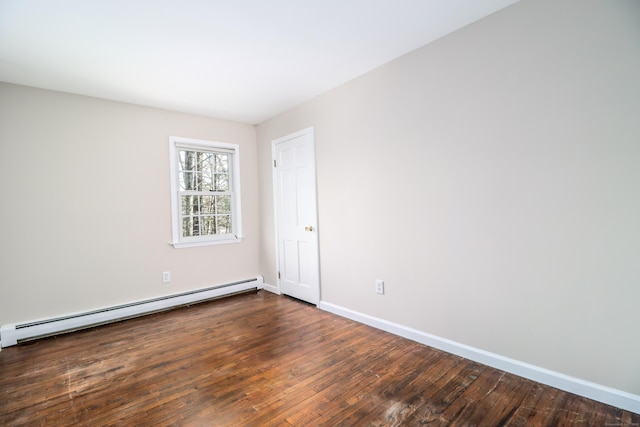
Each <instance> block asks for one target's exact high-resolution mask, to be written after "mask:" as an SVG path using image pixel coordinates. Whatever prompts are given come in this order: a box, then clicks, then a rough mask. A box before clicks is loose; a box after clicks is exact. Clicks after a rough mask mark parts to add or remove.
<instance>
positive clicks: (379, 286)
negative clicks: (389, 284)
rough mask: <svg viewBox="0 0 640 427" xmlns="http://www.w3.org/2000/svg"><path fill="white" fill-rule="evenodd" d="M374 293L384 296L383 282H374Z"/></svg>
mask: <svg viewBox="0 0 640 427" xmlns="http://www.w3.org/2000/svg"><path fill="white" fill-rule="evenodd" d="M376 293H377V294H380V295H384V280H376Z"/></svg>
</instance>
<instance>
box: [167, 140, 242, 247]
mask: <svg viewBox="0 0 640 427" xmlns="http://www.w3.org/2000/svg"><path fill="white" fill-rule="evenodd" d="M238 155H239V149H238V146H237V145H235V144H225V143H216V142H211V141H202V140H192V139H186V138H177V137H172V138H171V158H172V168H171V171H172V205H173V216H174V220H173V222H174V224H173V245H174V246H175V247H181V246H196V245H202V244H214V243H228V242H234V241H239V239H240V228H241V227H240V205H239V182H238V179H239V178H238V177H239V173H238V164H239V162H238Z"/></svg>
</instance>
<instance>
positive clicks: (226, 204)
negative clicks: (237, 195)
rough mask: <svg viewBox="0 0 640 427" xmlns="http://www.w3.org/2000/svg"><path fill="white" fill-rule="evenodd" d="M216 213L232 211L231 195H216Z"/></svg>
mask: <svg viewBox="0 0 640 427" xmlns="http://www.w3.org/2000/svg"><path fill="white" fill-rule="evenodd" d="M216 213H217V214H230V213H231V196H217V197H216Z"/></svg>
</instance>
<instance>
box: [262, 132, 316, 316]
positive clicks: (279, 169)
mask: <svg viewBox="0 0 640 427" xmlns="http://www.w3.org/2000/svg"><path fill="white" fill-rule="evenodd" d="M272 148H273V160H274V181H273V182H274V202H275V203H274V204H275V218H276V241H277V266H276V267H277V271H278V288H279V291H280V292H282V293H284V294H287V295H290V296H292V297H294V298H298V299H301V300H303V301H307V302H310V303H312V304H316V305H317V304H318V303H319V302H320V269H319V259H318V213H317V197H316V168H315V148H314V138H313V128H308V129H304V130H302V131H299V132H296V133H293V134H291V135H287V136H284V137H282V138H278V139H276V140H274V141H273V143H272Z"/></svg>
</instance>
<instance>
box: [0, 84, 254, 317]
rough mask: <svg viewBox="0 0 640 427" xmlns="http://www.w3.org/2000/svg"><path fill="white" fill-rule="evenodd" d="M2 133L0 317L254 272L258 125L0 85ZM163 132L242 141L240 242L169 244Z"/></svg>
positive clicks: (46, 312) (108, 301) (64, 309)
mask: <svg viewBox="0 0 640 427" xmlns="http://www.w3.org/2000/svg"><path fill="white" fill-rule="evenodd" d="M0 130H1V132H0V137H1V138H2V141H1V143H0V144H1V145H0V147H1V148H0V162H1V166H0V194H1V195H2V209H0V224H1V225H0V226H1V227H2V233H1V234H2V244H3V250H2V252H3V255H2V257H0V271H1V272H2V277H1V279H0V281H1V285H0V324H3V325H4V324H8V323H13V322H19V321H28V320H33V319H37V318H43V317H49V316H56V315H61V314H67V313H70V312H75V311H84V310H88V309H93V308H98V307H104V306H109V305H113V304H119V303H126V302H130V301H137V300H140V299H145V298H151V297H157V296H161V295H167V294H171V293H177V292H183V291H187V290H193V289H198V288H203V287H207V286H212V285H217V284H224V283H228V282H230V281H235V280H242V279H248V278H252V277H256V276H257V275H259V274H260V271H259V264H258V259H259V255H258V250H259V246H258V245H259V238H258V195H257V187H258V182H257V153H256V143H255V141H256V139H255V127H254V126H251V125H245V124H239V123H232V122H226V121H221V120H214V119H210V118H205V117H198V116H192V115H187V114H180V113H175V112H169V111H162V110H157V109H152V108H146V107H139V106H134V105H128V104H122V103H116V102H110V101H105V100H99V99H94V98H88V97H82V96H75V95H68V94H63V93H57V92H50V91H44V90H39V89H32V88H26V87H21V86H15V85H8V84H0ZM170 135H175V136H184V137H190V138H200V139H210V140H216V141H224V142H231V143H237V144H239V145H240V152H241V174H242V175H241V179H242V183H241V184H242V208H243V214H244V218H243V219H244V221H243V226H244V230H243V231H244V233H245V235H246V239H245V240H244V241H243V242H242V243H238V244H230V245H220V246H208V247H198V248H187V249H173V248H172V247H171V246H170V245H169V242H170V241H171V216H170V193H169V136H170ZM166 270H169V271H171V276H172V281H171V282H170V283H167V284H165V283H162V272H163V271H166Z"/></svg>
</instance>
